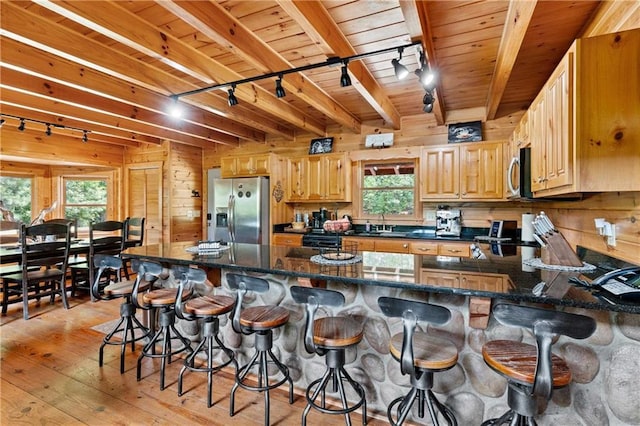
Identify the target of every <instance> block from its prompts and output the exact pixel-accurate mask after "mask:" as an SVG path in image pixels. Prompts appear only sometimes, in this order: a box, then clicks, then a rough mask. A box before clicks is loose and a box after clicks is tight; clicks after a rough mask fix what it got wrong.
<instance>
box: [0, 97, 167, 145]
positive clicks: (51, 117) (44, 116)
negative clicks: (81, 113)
mask: <svg viewBox="0 0 640 426" xmlns="http://www.w3.org/2000/svg"><path fill="white" fill-rule="evenodd" d="M0 105H2V113H3V114H9V115H14V116H16V117H25V118H31V119H34V120H39V121H42V122H45V123H52V124H54V125H60V126H68V127H74V128H77V129H83V130H84V129H86V128H87V127H88V126H87V125H88V124H90V125H91V133H90V134H92V135H93V134H102V135H105V136H109V137H110V138H112V139H113V140H118V141H120V142H119V143H120V144H122V145H129V146H138V145H139V142H144V143H148V144H155V145H159V144H160V143H161V142H162V141H161V140H160V139H158V138H153V137H150V136H146V135H141V134H137V133H132V132H128V131H126V130H121V129H114V128H111V127H106V126H102V125H100V124H97V123H87V122H85V121H81V120H77V119H74V118H72V117H64V116H61V115H59V114H52V113H50V112H47V111H41V110H36V109H26V108H23V107H21V106H19V105H13V104H10V103H7V102H5V101H4V99H2V100H0ZM87 130H88V129H87Z"/></svg>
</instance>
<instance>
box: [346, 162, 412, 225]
mask: <svg viewBox="0 0 640 426" xmlns="http://www.w3.org/2000/svg"><path fill="white" fill-rule="evenodd" d="M374 163H375V164H397V163H413V173H414V187H413V214H412V215H399V214H385V215H384V220H385V222H386V223H389V224H401V225H416V224H421V223H422V222H423V218H422V201H421V200H420V184H419V178H420V162H419V159H418V158H416V157H406V158H395V159H377V158H370V159H361V160H358V161H357V165H356V167H355V172H356V173H357V184H356V185H355V188H356V193H354V196H353V207H354V216H355V217H356V218H358V219H359V220H362V221H367V220H368V221H371V222H380V221H381V219H382V218H381V215H379V214H365V213H364V206H363V199H362V196H363V194H364V190H365V188H364V178H365V175H364V174H365V169H366V166H367V165H370V164H374Z"/></svg>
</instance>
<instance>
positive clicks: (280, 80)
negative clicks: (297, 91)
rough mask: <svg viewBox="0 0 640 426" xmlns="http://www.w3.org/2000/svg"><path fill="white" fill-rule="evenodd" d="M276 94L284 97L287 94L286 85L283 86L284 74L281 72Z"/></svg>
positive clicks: (277, 81)
mask: <svg viewBox="0 0 640 426" xmlns="http://www.w3.org/2000/svg"><path fill="white" fill-rule="evenodd" d="M276 96H277V97H278V98H284V97H285V96H287V92H285V91H284V87H282V74H280V75H279V76H278V79H277V80H276Z"/></svg>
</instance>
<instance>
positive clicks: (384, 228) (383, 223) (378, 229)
mask: <svg viewBox="0 0 640 426" xmlns="http://www.w3.org/2000/svg"><path fill="white" fill-rule="evenodd" d="M380 219H381V220H382V225H380V226H377V227H376V230H377V231H378V232H391V231H393V225H391V226H389V227H388V228H387V224H386V222H385V219H384V213H381V214H380Z"/></svg>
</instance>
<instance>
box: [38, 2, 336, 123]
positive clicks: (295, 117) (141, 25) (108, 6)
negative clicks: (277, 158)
mask: <svg viewBox="0 0 640 426" xmlns="http://www.w3.org/2000/svg"><path fill="white" fill-rule="evenodd" d="M38 3H39V4H40V5H42V6H43V7H46V8H48V9H50V10H52V11H55V12H56V13H59V14H60V15H62V16H64V17H65V18H68V19H71V20H72V21H74V22H77V23H79V24H82V25H84V26H86V27H87V28H89V29H91V30H93V31H96V32H98V33H100V34H102V35H104V36H107V37H109V38H112V39H114V40H116V41H117V42H119V43H122V44H124V45H125V46H128V47H130V48H133V49H135V50H137V51H139V52H141V53H143V54H145V55H147V56H150V57H153V58H155V59H158V58H162V62H164V63H166V64H167V65H169V66H171V67H172V68H174V69H176V70H178V71H180V72H183V73H185V74H187V75H189V76H191V77H194V78H197V79H198V80H200V81H202V83H203V84H205V85H208V84H213V83H221V82H225V81H235V80H240V79H242V78H243V77H245V76H242V75H240V74H238V73H236V72H235V71H233V70H231V69H230V68H227V67H225V66H224V65H222V64H221V63H220V62H218V61H216V60H213V59H212V58H210V57H209V56H207V55H206V54H204V53H203V52H201V51H199V50H197V49H195V48H193V47H191V46H189V45H188V44H186V43H184V42H182V41H181V40H179V39H177V38H175V37H173V36H172V35H171V34H167V33H165V32H163V31H162V30H160V29H159V28H157V27H155V26H153V25H151V24H149V23H148V22H147V21H145V20H143V19H142V18H140V17H139V16H137V15H135V14H133V13H130V12H129V11H128V10H127V9H125V8H123V7H121V6H120V5H119V4H117V3H116V2H111V1H102V2H75V1H73V2H69V1H64V2H60V3H53V2H50V1H48V0H38ZM114 16H117V17H118V20H114V19H112V17H114ZM125 23H126V25H125ZM235 95H236V97H238V99H240V100H241V101H243V102H248V103H251V104H252V105H254V106H255V107H256V108H259V109H261V110H262V111H265V112H266V113H268V114H271V115H273V116H274V117H278V118H279V119H281V120H284V121H287V122H289V123H291V124H292V125H294V126H296V127H298V128H300V129H302V130H305V131H309V132H312V133H315V134H318V135H323V134H325V126H324V125H323V124H322V123H320V122H317V121H316V120H314V119H312V118H310V117H309V116H306V115H305V114H304V113H303V112H302V111H299V110H297V109H296V108H294V107H293V106H291V105H289V104H288V103H287V102H281V101H280V100H279V99H278V98H276V97H275V95H273V94H272V93H270V92H269V91H267V90H265V89H263V88H262V87H260V86H258V85H256V84H245V85H242V86H239V87H238V88H237V89H236V92H235Z"/></svg>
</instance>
